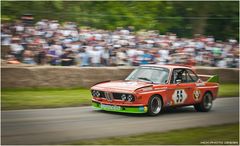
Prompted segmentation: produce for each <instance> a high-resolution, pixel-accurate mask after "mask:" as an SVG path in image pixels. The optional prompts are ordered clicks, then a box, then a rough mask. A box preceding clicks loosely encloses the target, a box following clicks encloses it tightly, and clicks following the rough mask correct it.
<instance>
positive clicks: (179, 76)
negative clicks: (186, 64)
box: [171, 69, 187, 84]
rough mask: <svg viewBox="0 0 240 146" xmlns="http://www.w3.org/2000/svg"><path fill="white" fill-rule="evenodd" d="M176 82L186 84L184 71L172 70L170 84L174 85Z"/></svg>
mask: <svg viewBox="0 0 240 146" xmlns="http://www.w3.org/2000/svg"><path fill="white" fill-rule="evenodd" d="M177 80H181V81H182V83H186V82H187V72H186V69H174V70H173V73H172V77H171V84H176V83H177Z"/></svg>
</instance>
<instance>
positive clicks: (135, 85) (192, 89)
mask: <svg viewBox="0 0 240 146" xmlns="http://www.w3.org/2000/svg"><path fill="white" fill-rule="evenodd" d="M145 66H150V67H163V68H168V69H169V76H168V83H167V84H152V83H149V82H142V81H126V80H120V81H108V82H102V83H99V84H96V85H94V86H93V87H92V88H91V90H100V91H105V92H113V93H129V94H133V95H134V97H135V101H133V102H129V101H123V100H112V101H108V100H107V99H106V98H97V97H93V99H92V100H93V101H97V102H99V103H102V104H111V105H120V106H146V105H148V101H149V98H150V97H151V96H153V95H155V94H158V95H160V96H161V97H162V100H163V107H167V106H183V105H193V104H196V103H199V102H200V101H201V99H202V97H203V95H204V94H205V93H206V92H211V94H212V95H213V99H215V98H216V97H217V93H218V86H219V84H218V83H210V82H203V81H201V80H198V82H193V83H180V84H170V78H171V75H172V71H173V69H177V68H185V69H190V70H192V71H193V72H194V70H193V69H192V68H190V67H187V66H178V65H145ZM178 90H179V91H178ZM178 92H181V94H183V96H184V97H185V99H184V101H182V102H179V103H177V102H176V100H175V94H177V93H178Z"/></svg>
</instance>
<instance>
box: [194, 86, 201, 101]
mask: <svg viewBox="0 0 240 146" xmlns="http://www.w3.org/2000/svg"><path fill="white" fill-rule="evenodd" d="M200 95H201V91H200V90H199V89H196V90H195V91H194V92H193V97H194V100H199V98H200Z"/></svg>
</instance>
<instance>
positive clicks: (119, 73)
mask: <svg viewBox="0 0 240 146" xmlns="http://www.w3.org/2000/svg"><path fill="white" fill-rule="evenodd" d="M133 69H134V67H98V68H95V67H84V68H80V67H61V66H25V67H24V66H23V67H16V66H2V67H1V77H2V80H1V85H2V88H13V87H14V88H16V87H17V88H21V87H22V88H24V87H64V88H69V87H85V88H89V87H91V86H92V85H94V84H95V83H97V82H101V81H105V80H121V79H124V78H126V77H127V76H128V74H129V73H130V72H131V71H132V70H133ZM196 72H197V73H199V74H208V75H214V74H217V75H219V77H220V83H239V69H229V68H226V69H225V68H212V67H197V68H196Z"/></svg>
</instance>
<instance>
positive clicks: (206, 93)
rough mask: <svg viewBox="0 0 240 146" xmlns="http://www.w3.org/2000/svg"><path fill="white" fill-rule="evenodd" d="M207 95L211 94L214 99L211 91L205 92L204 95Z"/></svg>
mask: <svg viewBox="0 0 240 146" xmlns="http://www.w3.org/2000/svg"><path fill="white" fill-rule="evenodd" d="M207 93H210V94H211V95H212V97H213V93H212V91H211V90H207V91H205V92H204V94H203V95H205V94H207Z"/></svg>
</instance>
